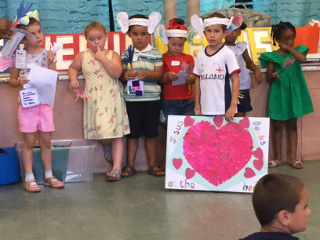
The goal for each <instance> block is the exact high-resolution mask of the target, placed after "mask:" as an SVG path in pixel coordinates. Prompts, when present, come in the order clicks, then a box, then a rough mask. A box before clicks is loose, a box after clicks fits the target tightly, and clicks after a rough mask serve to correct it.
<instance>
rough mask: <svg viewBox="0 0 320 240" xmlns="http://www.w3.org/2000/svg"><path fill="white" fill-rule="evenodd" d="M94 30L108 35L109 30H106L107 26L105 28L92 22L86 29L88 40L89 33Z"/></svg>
mask: <svg viewBox="0 0 320 240" xmlns="http://www.w3.org/2000/svg"><path fill="white" fill-rule="evenodd" d="M92 30H98V31H101V32H103V33H104V34H105V35H107V29H106V28H105V26H103V24H101V23H99V22H92V23H90V24H89V25H88V26H86V28H85V29H84V36H85V37H86V38H87V36H88V33H89V32H90V31H92Z"/></svg>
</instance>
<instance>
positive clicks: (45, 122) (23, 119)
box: [18, 104, 55, 133]
mask: <svg viewBox="0 0 320 240" xmlns="http://www.w3.org/2000/svg"><path fill="white" fill-rule="evenodd" d="M18 120H19V130H20V132H23V133H34V132H36V131H38V130H39V131H41V132H53V131H54V130H55V128H54V123H53V109H52V107H51V106H50V105H47V104H45V105H38V106H34V107H30V108H23V107H22V106H20V107H19V110H18Z"/></svg>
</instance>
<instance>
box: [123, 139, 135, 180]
mask: <svg viewBox="0 0 320 240" xmlns="http://www.w3.org/2000/svg"><path fill="white" fill-rule="evenodd" d="M138 144H139V138H127V166H131V167H133V168H134V163H135V160H136V155H137V151H138ZM127 171H132V169H131V170H129V168H128V169H127ZM129 175H130V174H129V173H128V172H122V176H123V177H128V176H129Z"/></svg>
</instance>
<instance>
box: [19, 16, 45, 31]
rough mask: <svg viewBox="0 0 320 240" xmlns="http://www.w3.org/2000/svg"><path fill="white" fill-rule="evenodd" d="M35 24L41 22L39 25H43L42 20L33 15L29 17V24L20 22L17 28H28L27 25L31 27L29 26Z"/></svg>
mask: <svg viewBox="0 0 320 240" xmlns="http://www.w3.org/2000/svg"><path fill="white" fill-rule="evenodd" d="M33 24H39V26H41V24H40V22H39V21H38V20H37V19H35V18H33V17H31V18H30V19H29V23H28V25H24V24H22V23H20V24H18V25H17V28H20V29H23V30H27V27H29V26H31V25H33Z"/></svg>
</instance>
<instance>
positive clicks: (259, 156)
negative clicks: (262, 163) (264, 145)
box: [253, 148, 263, 159]
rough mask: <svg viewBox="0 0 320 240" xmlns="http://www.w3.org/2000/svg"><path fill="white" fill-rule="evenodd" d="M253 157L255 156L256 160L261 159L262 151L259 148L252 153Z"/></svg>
mask: <svg viewBox="0 0 320 240" xmlns="http://www.w3.org/2000/svg"><path fill="white" fill-rule="evenodd" d="M253 156H255V157H256V158H258V159H263V151H262V149H261V148H257V149H256V150H255V151H254V152H253Z"/></svg>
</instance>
